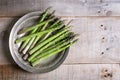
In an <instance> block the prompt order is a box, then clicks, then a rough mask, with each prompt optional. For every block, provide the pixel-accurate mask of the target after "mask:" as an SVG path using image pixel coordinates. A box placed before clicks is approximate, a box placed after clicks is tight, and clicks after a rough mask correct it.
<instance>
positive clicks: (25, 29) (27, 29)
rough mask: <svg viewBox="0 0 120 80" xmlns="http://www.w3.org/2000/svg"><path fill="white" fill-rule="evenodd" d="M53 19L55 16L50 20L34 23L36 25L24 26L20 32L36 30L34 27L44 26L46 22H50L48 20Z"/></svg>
mask: <svg viewBox="0 0 120 80" xmlns="http://www.w3.org/2000/svg"><path fill="white" fill-rule="evenodd" d="M52 20H54V18H52V19H49V20H46V21H43V22H41V23H39V24H36V25H34V26H31V27H27V28H23V29H22V30H20V31H19V32H18V34H22V33H26V32H28V31H31V30H34V29H36V28H38V27H42V26H43V25H45V24H46V23H48V22H51V21H52Z"/></svg>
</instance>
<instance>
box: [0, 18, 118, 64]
mask: <svg viewBox="0 0 120 80" xmlns="http://www.w3.org/2000/svg"><path fill="white" fill-rule="evenodd" d="M17 19H18V18H17ZM17 19H14V18H0V34H1V36H0V64H9V63H11V62H10V61H9V58H11V56H10V53H9V48H8V44H7V43H8V36H9V31H10V30H9V28H12V26H13V24H14V23H15V22H16V21H17ZM63 19H65V18H63ZM70 19H71V18H67V20H68V21H69V20H70ZM71 25H73V26H74V27H72V30H73V31H74V32H76V33H78V34H80V35H79V37H78V38H79V41H78V42H77V43H76V44H75V45H73V46H72V47H71V48H70V52H69V55H68V57H67V59H66V60H65V62H64V64H74V63H76V64H77V63H119V62H120V58H119V57H120V49H119V45H120V26H119V25H120V18H119V17H110V18H107V17H104V18H102V17H99V18H96V17H93V18H89V17H88V18H87V17H86V18H85V17H83V18H73V22H72V23H71ZM8 57H9V58H8Z"/></svg>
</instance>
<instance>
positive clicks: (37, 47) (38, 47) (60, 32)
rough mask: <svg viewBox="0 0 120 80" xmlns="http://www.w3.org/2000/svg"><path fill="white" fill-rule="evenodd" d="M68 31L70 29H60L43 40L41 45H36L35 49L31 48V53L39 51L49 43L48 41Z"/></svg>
mask: <svg viewBox="0 0 120 80" xmlns="http://www.w3.org/2000/svg"><path fill="white" fill-rule="evenodd" d="M66 31H68V29H63V30H61V31H59V32H58V33H57V34H55V35H53V36H52V37H50V38H48V39H46V40H44V41H42V42H41V43H40V44H39V45H37V46H35V47H34V48H33V49H31V50H30V51H29V53H30V54H32V53H34V52H35V51H37V50H38V49H40V48H41V47H42V46H44V45H45V44H47V43H48V42H50V41H52V40H54V39H56V37H58V36H60V35H61V34H64V33H65V32H66Z"/></svg>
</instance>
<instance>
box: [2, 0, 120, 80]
mask: <svg viewBox="0 0 120 80" xmlns="http://www.w3.org/2000/svg"><path fill="white" fill-rule="evenodd" d="M49 6H52V7H53V9H55V10H56V15H57V16H61V17H62V18H63V19H67V20H71V19H73V22H72V23H71V25H73V26H74V27H72V30H73V31H75V32H76V33H79V34H80V36H79V41H78V42H77V43H76V44H75V45H73V46H72V47H71V48H70V52H69V55H68V57H67V58H66V60H65V62H64V63H63V64H62V65H61V66H60V67H59V68H57V69H56V70H54V71H51V72H49V73H45V74H31V73H28V72H26V71H24V70H22V69H21V68H19V67H18V66H17V65H16V64H15V63H14V61H13V59H12V57H11V55H10V52H9V46H8V40H9V39H8V38H9V33H10V30H11V28H12V27H13V25H14V23H15V22H16V21H17V20H18V19H19V18H20V17H21V16H23V15H24V14H26V13H29V12H32V11H38V10H40V11H43V10H44V9H45V8H47V7H49ZM119 45H120V0H0V80H120V49H119Z"/></svg>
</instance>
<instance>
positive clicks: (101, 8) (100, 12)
mask: <svg viewBox="0 0 120 80" xmlns="http://www.w3.org/2000/svg"><path fill="white" fill-rule="evenodd" d="M119 4H120V1H119V0H115V1H114V0H112V1H111V0H75V1H74V0H52V1H51V0H27V1H26V0H12V1H10V0H0V16H22V15H23V14H26V13H28V12H31V11H38V10H40V11H43V10H44V9H45V8H47V7H49V6H52V7H53V9H55V10H57V11H56V15H58V16H120V8H119V7H120V5H119ZM61 6H62V7H61Z"/></svg>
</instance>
